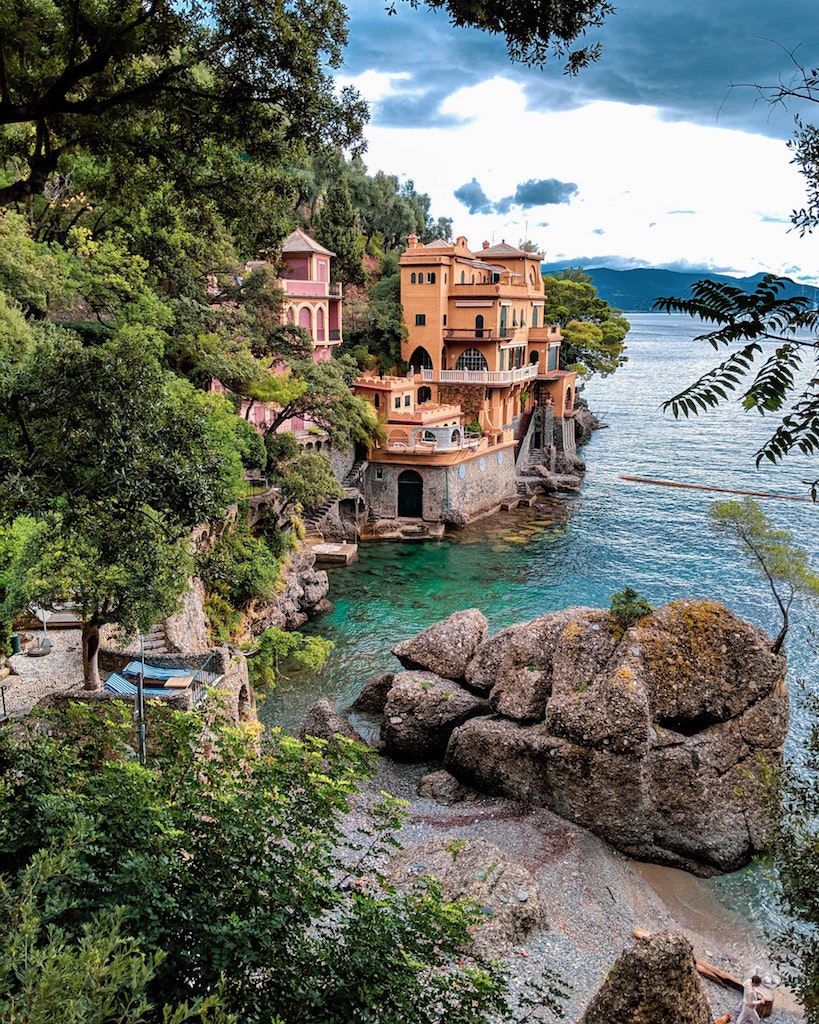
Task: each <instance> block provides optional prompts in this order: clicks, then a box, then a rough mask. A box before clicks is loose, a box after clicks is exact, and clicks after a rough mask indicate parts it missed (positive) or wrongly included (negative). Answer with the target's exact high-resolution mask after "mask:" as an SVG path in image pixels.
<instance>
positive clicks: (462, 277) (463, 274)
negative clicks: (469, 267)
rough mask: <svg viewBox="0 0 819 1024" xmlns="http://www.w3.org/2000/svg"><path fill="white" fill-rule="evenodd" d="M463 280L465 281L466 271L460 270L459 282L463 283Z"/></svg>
mask: <svg viewBox="0 0 819 1024" xmlns="http://www.w3.org/2000/svg"><path fill="white" fill-rule="evenodd" d="M464 281H466V271H465V270H462V271H461V284H463V283H464Z"/></svg>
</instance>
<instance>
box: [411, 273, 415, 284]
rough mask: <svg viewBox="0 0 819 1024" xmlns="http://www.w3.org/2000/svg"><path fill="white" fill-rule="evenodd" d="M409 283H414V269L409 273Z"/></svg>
mask: <svg viewBox="0 0 819 1024" xmlns="http://www.w3.org/2000/svg"><path fill="white" fill-rule="evenodd" d="M410 284H415V271H414V270H413V272H412V273H411V274H410Z"/></svg>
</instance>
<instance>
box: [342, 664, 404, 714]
mask: <svg viewBox="0 0 819 1024" xmlns="http://www.w3.org/2000/svg"><path fill="white" fill-rule="evenodd" d="M394 680H395V673H394V672H384V673H383V674H382V675H380V676H376V677H375V679H371V680H370V681H369V683H367V684H366V686H365V687H364V689H363V690H362V691H361V693H359V695H358V696H357V697H356V699H355V700H354V701H353V703H352V704H351V705H350V711H363V712H368V713H369V714H373V715H380V714H381V713H382V711H383V710H384V705H385V704H386V703H387V694H388V693H389V692H390V690H391V689H392V684H393V681H394Z"/></svg>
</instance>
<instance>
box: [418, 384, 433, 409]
mask: <svg viewBox="0 0 819 1024" xmlns="http://www.w3.org/2000/svg"><path fill="white" fill-rule="evenodd" d="M431 400H432V388H428V387H427V386H426V384H425V385H424V386H423V387H420V388H418V398H417V402H418V405H423V404H424V402H429V401H431Z"/></svg>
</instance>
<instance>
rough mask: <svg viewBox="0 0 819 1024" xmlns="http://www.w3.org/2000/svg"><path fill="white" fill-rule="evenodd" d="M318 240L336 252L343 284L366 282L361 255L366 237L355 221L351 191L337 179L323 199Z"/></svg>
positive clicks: (317, 228) (338, 276) (338, 271)
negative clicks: (362, 234) (362, 235)
mask: <svg viewBox="0 0 819 1024" xmlns="http://www.w3.org/2000/svg"><path fill="white" fill-rule="evenodd" d="M316 239H317V240H318V241H319V242H321V244H322V245H325V246H327V248H328V249H330V250H331V251H332V252H334V253H335V254H336V262H335V276H336V277H337V278H338V279H339V280H340V281H342V282H343V283H344V284H356V285H363V284H364V283H365V281H366V279H367V275H366V274H365V272H364V264H363V262H362V257H363V255H364V239H363V238H362V237H361V232H360V231H359V230H358V226H357V224H356V216H355V211H354V210H353V205H352V203H351V202H350V190H349V189H348V188H347V182H346V180H345V178H344V177H340V178H338V180H337V181H336V182H335V183H334V184H333V186H332V187H331V188H330V190H329V191H328V192H327V195H326V196H325V198H324V205H323V206H322V208H321V212H320V213H319V215H318V219H317V221H316Z"/></svg>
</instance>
